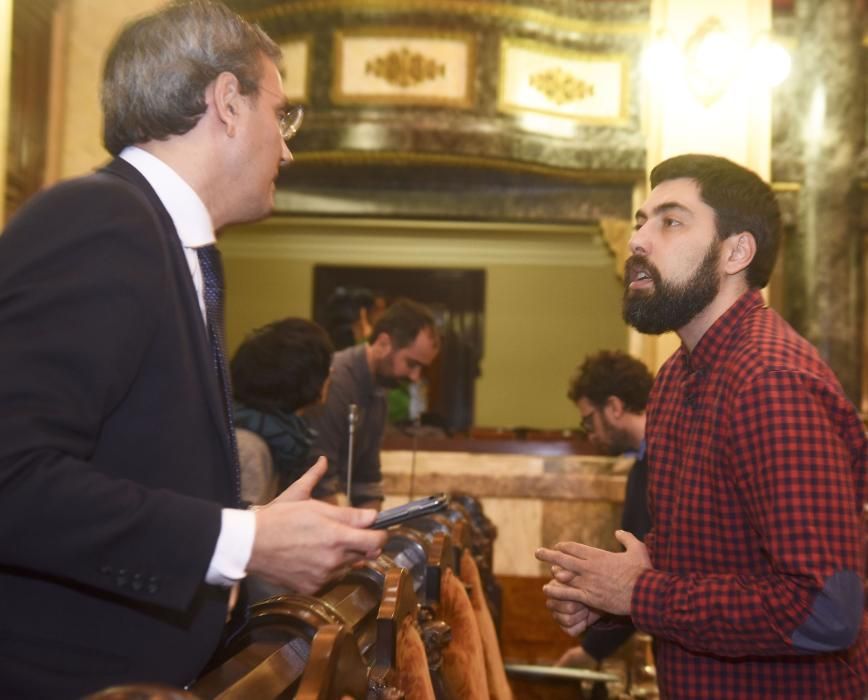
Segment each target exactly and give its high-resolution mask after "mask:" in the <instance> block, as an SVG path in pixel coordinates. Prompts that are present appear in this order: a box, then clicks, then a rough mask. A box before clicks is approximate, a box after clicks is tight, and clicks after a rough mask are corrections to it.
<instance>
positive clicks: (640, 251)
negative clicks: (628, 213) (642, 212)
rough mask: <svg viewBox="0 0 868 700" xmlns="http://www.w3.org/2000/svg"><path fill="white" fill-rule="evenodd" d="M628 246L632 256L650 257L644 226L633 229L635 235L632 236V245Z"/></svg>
mask: <svg viewBox="0 0 868 700" xmlns="http://www.w3.org/2000/svg"><path fill="white" fill-rule="evenodd" d="M628 245H629V247H630V253H631V254H632V255H648V253H650V252H651V251H650V245H649V242H648V234H647V233H646V231H645V225H644V224H642V226H637V227H636V228H635V229H633V235H632V236H630V243H629V244H628Z"/></svg>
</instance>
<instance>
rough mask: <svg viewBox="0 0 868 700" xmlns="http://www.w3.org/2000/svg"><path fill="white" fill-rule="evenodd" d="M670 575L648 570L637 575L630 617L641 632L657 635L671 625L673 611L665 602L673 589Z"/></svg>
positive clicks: (668, 602)
mask: <svg viewBox="0 0 868 700" xmlns="http://www.w3.org/2000/svg"><path fill="white" fill-rule="evenodd" d="M673 578H675V577H674V576H673V575H672V574H667V573H664V572H662V571H655V570H654V569H648V570H646V571H643V572H642V573H641V574H639V578H638V579H637V580H636V585H635V586H634V587H633V597H632V599H631V600H630V617H632V618H633V624H634V625H635V626H636V627H637V628H638V629H640V630H642V631H643V632H647V633H648V634H650V635H652V636H654V635H659V634H660V633H662V632H663V631H664V630H666V629H667V628H668V627H670V626H671V625H667V621H669V622H670V623H671V622H672V614H673V609H672V605H671V604H670V601H668V600H666V599H667V597H668V596H669V595H670V592H671V590H672V587H673V583H674V582H673V581H672V579H673Z"/></svg>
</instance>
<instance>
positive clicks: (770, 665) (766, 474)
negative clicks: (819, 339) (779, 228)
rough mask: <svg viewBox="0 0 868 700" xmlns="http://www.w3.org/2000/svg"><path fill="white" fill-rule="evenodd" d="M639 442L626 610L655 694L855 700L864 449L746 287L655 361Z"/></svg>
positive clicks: (861, 435) (797, 347) (864, 646)
mask: <svg viewBox="0 0 868 700" xmlns="http://www.w3.org/2000/svg"><path fill="white" fill-rule="evenodd" d="M647 439H648V459H649V466H650V475H649V506H650V510H651V514H652V519H653V523H654V527H653V529H652V531H651V533H650V534H649V535H648V538H647V539H646V543H647V544H648V547H649V552H650V555H651V559H652V562H653V565H654V569H653V570H650V571H647V572H645V573H643V574H642V575H641V576H640V578H639V580H638V582H637V585H636V587H635V589H634V593H633V599H632V611H631V614H632V617H633V621H634V623H635V625H636V626H637V627H638V628H639V629H641V630H644V631H646V632H648V633H650V634H652V635H653V636H654V637H655V638H656V640H657V647H656V649H657V656H656V658H657V664H658V677H659V683H660V687H661V691H662V692H663V695H664V697H666V698H673V699H679V698H690V699H691V700H694V699H695V700H711V699H716V698H761V699H762V700H768V699H770V698H786V699H787V700H793V699H795V698H811V699H812V700H818V699H819V698H836V699H838V698H859V699H860V700H862V698H864V697H865V692H866V688H868V617H866V614H865V612H864V608H863V600H864V581H865V576H864V574H865V550H864V548H863V529H862V521H861V517H862V516H861V514H862V508H863V504H864V503H865V502H866V500H868V493H866V480H868V477H866V470H868V440H866V433H865V429H864V427H863V425H862V423H861V421H860V419H859V416H858V414H857V413H856V411H855V410H854V408H853V406H852V404H851V403H850V402H849V401H848V400H847V398H846V397H845V395H844V394H843V391H842V390H841V387H840V386H839V384H838V381H837V380H836V378H835V377H834V375H833V373H832V372H831V370H830V369H829V368H828V367H827V366H826V365H825V364H824V363H823V362H822V360H821V359H820V358H819V356H818V354H817V352H816V350H815V349H814V348H813V347H811V346H810V344H808V343H807V342H806V341H805V340H804V339H802V338H801V337H799V336H798V334H796V333H795V331H794V330H793V329H792V328H790V327H789V326H788V325H787V323H786V322H785V321H784V320H783V319H782V318H781V317H780V316H778V314H776V313H775V312H774V311H772V310H770V309H768V308H767V307H766V306H765V305H764V302H763V299H762V296H761V295H760V294H759V292H757V291H750V292H747V293H745V294H744V295H743V296H742V297H740V298H739V299H738V301H737V302H736V303H735V304H733V306H732V307H730V309H729V310H728V311H727V312H726V313H725V314H724V315H723V316H722V317H721V318H719V319H718V320H717V321H716V322H715V323H714V325H713V326H712V327H711V328H710V329H709V330H708V331H707V332H706V334H705V335H704V336H703V337H702V339H701V340H700V342H699V343H698V344H697V346H696V347H695V348H694V350H693V352H692V353H688V352H687V351H686V350H685V348H684V347H682V348H681V349H680V350H679V351H678V352H676V353H675V354H674V355H673V356H672V357H671V358H670V359H669V360H668V361H667V363H666V364H665V365H664V367H663V368H662V370H661V372H660V374H659V376H658V378H657V380H656V382H655V385H654V389H653V391H652V396H651V400H650V403H649V408H648V425H647ZM842 621H843V622H842ZM854 637H855V641H853V638H854ZM842 639H844V640H846V641H844V642H843V646H846V648H843V649H842V648H840V647H841V646H842V642H841V640H842ZM836 645H837V647H838V648H836Z"/></svg>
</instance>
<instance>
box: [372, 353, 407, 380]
mask: <svg viewBox="0 0 868 700" xmlns="http://www.w3.org/2000/svg"><path fill="white" fill-rule="evenodd" d="M392 365H393V359H392V354H391V353H390V354H389V355H387V356H386V357H384V358H383V359H381V360H379V361H378V362H375V363H374V383H375V384H376V385H377V386H381V387H383V388H384V389H397V388H398V387H400V386H401V385H402V384H404V380H403V379H400V378H399V377H396V376H395V373H394V369H393V367H392Z"/></svg>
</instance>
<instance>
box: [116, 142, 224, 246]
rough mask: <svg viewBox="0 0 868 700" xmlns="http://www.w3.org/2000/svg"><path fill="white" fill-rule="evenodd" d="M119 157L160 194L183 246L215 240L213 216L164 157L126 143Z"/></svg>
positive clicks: (197, 244) (210, 242)
mask: <svg viewBox="0 0 868 700" xmlns="http://www.w3.org/2000/svg"><path fill="white" fill-rule="evenodd" d="M119 157H120V158H123V159H124V160H125V161H126V162H127V163H129V164H130V165H132V166H133V167H134V168H135V169H136V170H138V171H139V172H140V173H141V174H142V177H144V178H145V180H147V181H148V184H149V185H150V186H151V187H152V188H153V189H154V192H156V193H157V197H159V198H160V201H161V202H162V203H163V206H164V207H166V211H167V212H168V213H169V216H170V217H171V219H172V223H173V224H175V230H176V231H177V232H178V238H180V239H181V245H183V246H184V247H185V248H200V247H202V246H205V245H211V244H213V243H215V242H216V238H215V236H214V224H213V223H212V222H211V215H210V214H209V213H208V209H207V208H206V207H205V204H204V202H202V200H201V199H200V198H199V195H197V194H196V191H195V190H194V189H193V188H192V187H190V185H189V184H188V183H187V182H186V181H185V180H184V178H182V177H181V176H180V175H178V173H176V172H175V171H174V170H172V168H170V167H169V166H168V165H166V163H164V162H163V161H162V160H160V159H159V158H157V157H156V156H154V155H152V154H150V153H148V152H147V151H145V150H142V149H141V148H138V147H136V146H127V147H126V148H124V150H123V151H121V153H120V155H119Z"/></svg>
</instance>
